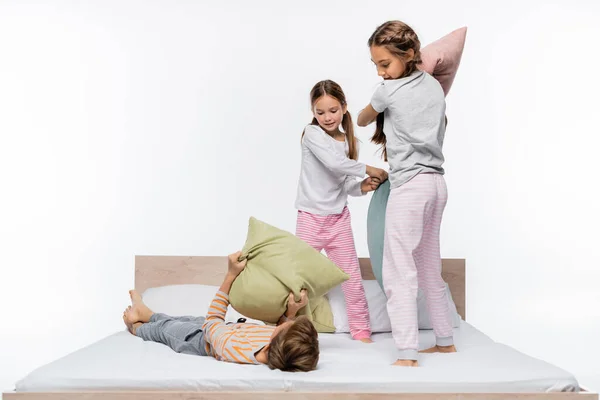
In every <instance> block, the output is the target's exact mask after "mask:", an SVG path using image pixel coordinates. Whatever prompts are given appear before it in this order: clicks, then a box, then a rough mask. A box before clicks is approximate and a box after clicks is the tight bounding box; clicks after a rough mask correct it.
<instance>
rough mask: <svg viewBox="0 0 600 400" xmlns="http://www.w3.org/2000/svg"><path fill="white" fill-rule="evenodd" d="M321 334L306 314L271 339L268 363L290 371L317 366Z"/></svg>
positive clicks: (310, 368) (310, 369) (276, 367)
mask: <svg viewBox="0 0 600 400" xmlns="http://www.w3.org/2000/svg"><path fill="white" fill-rule="evenodd" d="M318 361H319V334H318V333H317V330H316V329H315V327H314V325H313V324H312V322H311V321H310V320H309V319H308V318H307V317H305V316H300V317H298V318H297V319H296V320H295V321H294V323H293V324H291V325H290V326H289V327H287V328H285V330H283V331H281V332H279V333H278V334H277V336H275V337H274V338H273V340H271V343H270V346H269V353H268V357H267V365H268V366H269V368H271V369H280V370H282V371H289V372H299V371H303V372H308V371H312V370H314V369H316V368H317V362H318Z"/></svg>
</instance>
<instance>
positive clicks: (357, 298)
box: [296, 207, 371, 340]
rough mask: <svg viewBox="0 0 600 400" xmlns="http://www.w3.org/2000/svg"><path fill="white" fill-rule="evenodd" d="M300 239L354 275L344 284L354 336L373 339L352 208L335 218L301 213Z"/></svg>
mask: <svg viewBox="0 0 600 400" xmlns="http://www.w3.org/2000/svg"><path fill="white" fill-rule="evenodd" d="M296 236H297V237H299V238H300V239H302V240H303V241H305V242H306V243H308V244H309V245H311V246H312V247H313V248H314V249H315V250H317V251H319V252H320V251H321V250H323V249H324V250H325V252H326V253H327V257H329V259H330V260H331V261H332V262H333V263H334V264H335V265H337V266H338V267H339V268H340V269H342V270H343V271H344V272H345V273H347V274H348V275H350V279H348V280H347V281H345V282H344V283H342V291H343V292H344V297H345V299H346V310H347V312H348V323H349V325H350V334H351V335H352V338H354V339H356V340H360V339H365V338H370V337H371V324H370V320H369V307H368V305H367V298H366V296H365V289H364V287H363V285H362V275H361V273H360V265H359V264H358V256H357V255H356V248H355V246H354V236H353V234H352V225H351V223H350V211H349V210H348V207H344V210H343V211H342V213H341V214H332V215H315V214H311V213H307V212H305V211H298V219H297V221H296Z"/></svg>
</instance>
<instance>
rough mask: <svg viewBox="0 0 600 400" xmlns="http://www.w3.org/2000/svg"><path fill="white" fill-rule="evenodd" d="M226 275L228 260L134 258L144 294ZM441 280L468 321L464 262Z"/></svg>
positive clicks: (364, 264)
mask: <svg viewBox="0 0 600 400" xmlns="http://www.w3.org/2000/svg"><path fill="white" fill-rule="evenodd" d="M359 261H360V269H361V273H362V277H363V279H365V280H373V279H375V276H374V275H373V270H372V268H371V262H370V261H369V259H368V258H360V259H359ZM225 272H227V257H223V256H221V257H200V256H135V288H136V290H137V291H139V292H140V293H142V292H143V291H144V290H146V289H148V288H151V287H159V286H166V285H181V284H189V283H201V284H204V285H215V286H218V285H220V284H221V282H222V281H223V278H224V277H225ZM442 277H443V278H444V280H445V281H446V282H447V283H448V286H449V287H450V293H452V299H453V300H454V304H456V310H457V311H458V314H459V315H460V316H461V317H462V318H463V319H464V320H466V310H465V260H464V259H458V258H456V259H443V260H442Z"/></svg>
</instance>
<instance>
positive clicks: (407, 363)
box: [392, 360, 419, 367]
mask: <svg viewBox="0 0 600 400" xmlns="http://www.w3.org/2000/svg"><path fill="white" fill-rule="evenodd" d="M392 365H395V366H399V367H418V366H419V363H418V362H417V360H396V362H395V363H394V364H392Z"/></svg>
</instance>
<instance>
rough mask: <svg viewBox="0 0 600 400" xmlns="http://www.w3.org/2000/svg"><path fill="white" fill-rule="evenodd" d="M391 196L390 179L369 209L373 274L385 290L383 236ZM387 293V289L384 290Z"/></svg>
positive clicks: (374, 198) (368, 232)
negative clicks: (382, 272) (382, 269)
mask: <svg viewBox="0 0 600 400" xmlns="http://www.w3.org/2000/svg"><path fill="white" fill-rule="evenodd" d="M389 196H390V181H389V180H386V181H385V182H383V183H382V184H381V185H379V187H378V188H377V190H375V191H374V192H373V196H371V203H369V210H368V211H367V245H368V247H369V257H370V258H371V266H372V268H373V275H375V279H377V282H378V283H379V286H381V290H383V279H382V277H381V268H382V266H383V236H384V234H385V210H386V208H387V202H388V197H389ZM384 293H385V291H384Z"/></svg>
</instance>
